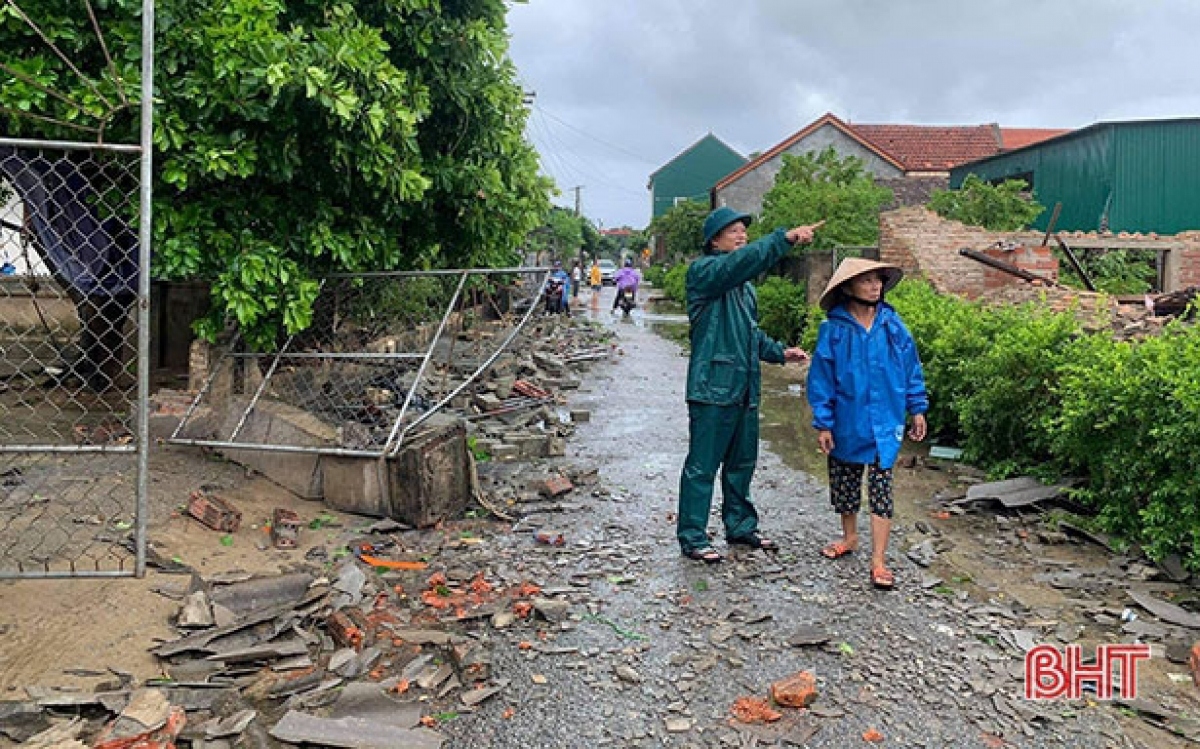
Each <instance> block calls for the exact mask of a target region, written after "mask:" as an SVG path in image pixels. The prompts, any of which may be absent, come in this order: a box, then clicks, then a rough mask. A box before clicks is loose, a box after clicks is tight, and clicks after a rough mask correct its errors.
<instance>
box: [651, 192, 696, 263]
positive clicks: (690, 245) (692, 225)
mask: <svg viewBox="0 0 1200 749" xmlns="http://www.w3.org/2000/svg"><path fill="white" fill-rule="evenodd" d="M708 214H709V208H708V205H707V204H706V203H701V202H698V201H695V200H686V201H684V202H682V203H679V204H678V205H674V206H671V208H670V209H669V210H668V211H667V212H666V213H664V214H662V215H661V216H656V217H655V218H654V220H653V221H651V222H650V226H649V228H648V229H647V230H646V231H647V232H648V233H650V234H651V235H654V236H658V237H662V239H663V242H664V244H665V245H666V260H667V262H668V263H676V262H679V261H681V260H685V259H689V258H693V257H695V256H696V255H698V254H700V251H701V247H700V243H701V241H702V240H703V238H704V219H705V217H707V216H708Z"/></svg>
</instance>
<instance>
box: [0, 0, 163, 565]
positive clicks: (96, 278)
mask: <svg viewBox="0 0 1200 749" xmlns="http://www.w3.org/2000/svg"><path fill="white" fill-rule="evenodd" d="M9 5H10V6H13V3H12V2H11V1H10V3H9ZM89 9H90V6H89ZM20 15H21V16H22V17H23V19H24V21H25V22H26V23H27V24H29V26H30V27H31V28H32V29H33V30H34V31H36V32H37V33H38V34H39V35H41V36H42V38H43V40H46V42H47V44H48V46H49V47H50V48H51V49H52V50H53V51H54V53H56V54H57V55H58V56H59V58H60V59H62V60H63V61H64V62H65V63H66V64H67V65H68V66H69V68H70V69H71V70H72V71H74V72H75V73H77V74H78V75H79V76H80V77H82V78H84V80H85V81H87V82H88V83H89V84H91V81H90V79H88V78H87V77H86V76H85V75H84V74H83V73H82V72H81V71H80V70H79V69H78V68H77V67H76V66H75V65H74V64H72V63H71V61H70V60H68V59H67V58H66V57H64V56H63V54H62V53H61V51H59V49H57V48H56V47H55V46H54V45H53V43H52V42H50V41H49V40H48V39H47V38H46V37H45V36H44V35H42V32H41V30H40V29H39V28H38V27H37V24H36V21H35V20H34V19H31V18H29V17H28V16H25V15H24V13H21V14H20ZM94 28H95V29H96V32H97V34H98V35H100V29H99V27H98V25H95V26H94ZM153 29H154V3H153V1H152V0H144V2H143V4H142V40H141V52H142V81H141V96H140V101H142V102H147V105H146V106H145V107H142V111H141V121H140V134H139V139H138V140H139V142H138V144H133V145H113V144H104V143H102V142H101V141H102V130H101V129H99V128H86V127H79V129H80V130H89V129H90V130H93V131H94V133H95V135H96V142H94V143H88V142H63V141H47V140H29V139H14V138H0V579H3V578H50V577H127V576H139V577H140V576H141V575H143V574H144V572H145V559H146V556H145V549H146V517H147V487H148V477H147V474H148V439H147V435H148V424H147V402H148V399H149V398H148V395H149V371H148V370H149V363H150V362H149V353H148V352H149V342H150V338H149V328H148V325H149V297H150V294H149V290H150V285H149V276H150V274H149V267H150V230H151V221H150V218H151V216H150V202H151V201H150V197H151V192H150V185H151V166H152V165H151V146H150V144H151V137H150V136H151V128H152V123H153V113H152V107H151V105H150V104H149V102H151V101H152V91H153V75H152V73H153V66H154V58H153V51H154V48H153V40H154V35H153ZM100 36H101V38H100V42H101V44H102V46H103V44H104V39H103V37H102V35H100ZM106 53H107V49H106ZM93 88H94V86H93ZM119 94H120V102H114V103H113V107H114V110H113V111H116V110H119V109H122V108H129V107H135V106H138V104H136V103H133V104H131V103H130V100H129V98H128V97H126V92H124V91H120V92H119ZM101 98H102V99H103V96H101ZM5 114H6V115H10V116H29V117H32V118H33V119H35V120H47V119H49V118H47V117H44V116H40V115H39V114H38V113H36V112H31V113H18V112H13V111H9V110H6V111H5ZM59 124H62V123H59Z"/></svg>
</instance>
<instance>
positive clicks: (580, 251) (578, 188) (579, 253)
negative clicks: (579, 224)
mask: <svg viewBox="0 0 1200 749" xmlns="http://www.w3.org/2000/svg"><path fill="white" fill-rule="evenodd" d="M571 189H572V190H574V191H575V218H579V204H580V200H579V192H580V191H581V190H582V189H583V185H575V186H574V187H572V188H571ZM575 256H576V257H577V258H579V259H578V261H577V262H578V263H579V272H580V273H581V274H582V273H583V268H584V266H583V245H582V244H580V245H579V248H578V249H577V250H575Z"/></svg>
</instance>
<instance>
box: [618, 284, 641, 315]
mask: <svg viewBox="0 0 1200 749" xmlns="http://www.w3.org/2000/svg"><path fill="white" fill-rule="evenodd" d="M617 306H618V307H620V308H621V311H622V312H623V313H624V314H625V316H626V317H628V316H629V314H630V313H631V312H633V308H634V307H636V306H637V302H635V301H634V298H633V294H632V293H629V292H627V291H626V290H625V289H617Z"/></svg>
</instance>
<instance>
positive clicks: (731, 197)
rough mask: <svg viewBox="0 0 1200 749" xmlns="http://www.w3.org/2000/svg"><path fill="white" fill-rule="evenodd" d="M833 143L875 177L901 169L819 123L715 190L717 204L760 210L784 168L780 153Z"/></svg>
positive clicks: (812, 150)
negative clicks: (787, 146) (857, 160)
mask: <svg viewBox="0 0 1200 749" xmlns="http://www.w3.org/2000/svg"><path fill="white" fill-rule="evenodd" d="M830 146H833V148H834V150H836V151H837V152H838V153H839V154H840V155H841V156H842V157H846V156H857V157H858V158H859V159H861V160H862V161H863V165H864V167H865V168H866V170H867V171H868V172H870V173H871V174H872V175H874V176H875V177H876V178H877V179H883V180H888V179H896V178H899V177H903V176H904V172H902V171H901V170H899V169H897V168H896V167H895V166H893V165H892V164H890V163H888V162H887V161H884V160H883V159H881V158H880V157H879V155H878V154H876V153H875V152H874V151H871V150H870V149H868V148H866V147H865V146H863V145H862V144H861V143H859V142H858V141H856V140H854V139H853V138H851V137H849V136H848V135H846V134H845V133H844V132H842V131H841V130H839V129H838V128H836V127H834V126H833V125H828V124H826V125H822V126H821V127H819V128H817V129H816V130H814V131H813V132H811V133H809V134H808V135H807V136H805V137H803V138H801V139H800V140H798V141H796V142H795V143H793V144H792V145H791V146H790V147H789V148H788V149H787V150H785V151H782V152H781V153H778V154H776V155H775V156H774V157H772V158H770V159H768V160H767V161H764V162H763V163H762V164H759V165H758V167H756V168H755V169H753V170H752V171H749V172H747V173H745V174H743V175H742V176H741V177H739V178H738V179H737V181H735V182H733V183H732V184H729V185H726V186H725V187H724V188H722V189H720V190H718V191H717V205H718V206H722V205H726V206H729V207H730V208H733V209H734V210H737V211H742V212H745V213H752V214H755V215H757V214H759V213H762V205H763V196H764V195H766V194H767V192H768V191H769V190H770V189H771V188H772V187H774V186H775V175H777V174H779V170H780V169H782V168H783V155H784V154H785V153H786V154H792V155H795V156H799V155H801V154H804V153H819V152H821V151H824V150H825V149H826V148H828V147H830Z"/></svg>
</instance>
